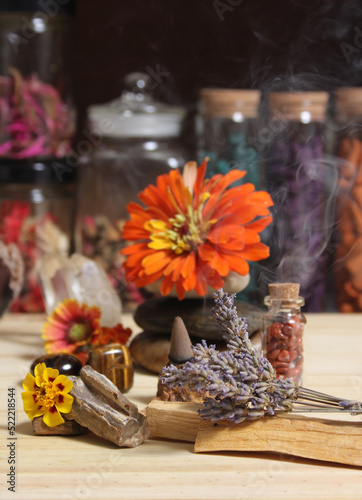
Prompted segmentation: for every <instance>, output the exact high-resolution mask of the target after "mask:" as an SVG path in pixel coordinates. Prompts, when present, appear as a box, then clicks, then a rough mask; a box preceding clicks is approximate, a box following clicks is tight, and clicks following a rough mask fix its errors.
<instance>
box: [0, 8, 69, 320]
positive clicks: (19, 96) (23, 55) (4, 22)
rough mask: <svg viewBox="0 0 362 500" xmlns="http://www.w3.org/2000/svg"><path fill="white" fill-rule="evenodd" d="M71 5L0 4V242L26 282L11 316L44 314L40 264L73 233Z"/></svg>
mask: <svg viewBox="0 0 362 500" xmlns="http://www.w3.org/2000/svg"><path fill="white" fill-rule="evenodd" d="M73 11H74V2H73V1H72V0H69V1H68V2H60V3H59V2H39V1H36V0H4V1H2V2H0V43H1V52H0V214H1V216H0V238H1V240H2V241H3V242H5V243H15V244H16V245H17V246H18V247H19V249H20V251H21V255H22V258H23V260H24V263H25V280H24V285H23V290H22V292H21V295H20V297H19V298H18V300H16V301H15V302H13V304H12V306H11V310H12V311H17V312H38V311H43V310H44V304H43V298H42V293H41V287H40V284H39V280H38V274H37V272H38V265H39V260H40V258H41V257H42V255H44V253H48V252H61V253H68V251H70V249H71V244H72V237H73V231H74V225H73V221H74V210H75V205H74V179H75V168H74V166H69V165H68V164H67V159H66V157H67V156H68V155H70V154H71V151H72V150H71V146H72V140H73V136H74V132H75V111H74V104H73V98H72V84H73V82H72V74H73V71H72V69H73V65H72V58H73V54H74V39H73V13H74V12H73Z"/></svg>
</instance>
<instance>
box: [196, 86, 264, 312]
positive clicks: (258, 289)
mask: <svg viewBox="0 0 362 500" xmlns="http://www.w3.org/2000/svg"><path fill="white" fill-rule="evenodd" d="M199 97H200V105H199V114H198V117H197V130H198V160H199V162H201V161H203V159H204V158H205V157H208V158H209V162H208V165H207V175H208V177H209V178H210V177H211V176H213V175H216V174H223V175H225V174H226V173H228V172H229V171H230V170H231V169H239V170H245V171H246V175H245V177H244V178H243V179H242V180H241V181H239V182H240V183H248V182H251V183H252V184H254V186H255V188H256V189H257V190H258V189H260V188H261V187H262V185H263V176H262V173H261V169H260V155H259V149H258V141H257V139H256V137H257V131H258V121H259V105H260V98H261V92H260V90H255V89H222V88H205V89H201V90H200V95H199ZM259 276H260V264H258V263H256V262H252V263H251V265H250V282H249V285H248V286H247V287H246V288H245V290H243V291H242V292H240V293H239V294H238V299H241V300H245V301H247V302H249V303H254V304H257V305H261V304H262V300H263V297H264V295H265V292H263V290H262V287H263V284H262V283H260V282H259V281H260V280H259Z"/></svg>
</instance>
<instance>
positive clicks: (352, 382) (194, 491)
mask: <svg viewBox="0 0 362 500" xmlns="http://www.w3.org/2000/svg"><path fill="white" fill-rule="evenodd" d="M44 321H45V315H43V316H41V315H30V314H27V315H25V314H24V315H21V314H20V315H6V316H4V317H3V318H2V319H1V321H0V392H1V397H0V444H1V451H2V457H4V459H3V460H0V498H1V500H12V499H14V498H15V499H23V498H24V499H25V498H26V500H48V499H49V497H52V498H56V499H60V500H74V499H80V498H84V499H85V498H87V499H89V500H104V499H107V500H119V499H120V498H122V500H140V499H147V500H170V499H171V498H172V499H173V500H195V499H196V498H197V499H198V500H220V499H222V500H236V499H238V500H260V499H263V500H326V499H327V498H328V500H345V499H348V500H361V498H362V493H361V487H362V469H361V468H359V467H351V466H346V465H343V464H337V463H334V462H322V461H316V460H310V459H307V458H299V457H294V456H291V455H287V454H278V453H267V452H251V453H247V452H217V453H194V443H193V442H191V441H189V442H187V441H174V440H170V439H158V438H157V439H149V440H147V441H146V442H145V443H144V444H142V445H141V446H138V447H137V448H118V447H117V446H115V445H113V444H112V443H110V442H108V441H104V440H102V439H100V438H97V437H96V436H92V435H89V434H87V435H83V436H35V435H34V433H33V431H32V424H31V422H30V420H29V419H28V417H27V416H26V415H25V413H24V411H23V408H22V400H21V396H20V394H21V392H22V390H23V389H22V387H21V383H22V381H23V379H24V377H25V375H26V374H27V372H28V371H29V367H30V365H31V363H32V362H33V360H34V359H35V358H36V357H37V356H40V355H42V354H44V347H43V341H42V339H41V333H40V332H41V329H42V326H43V322H44ZM122 323H123V324H124V325H125V326H129V327H131V328H132V329H133V331H134V332H135V334H136V333H137V332H138V331H139V329H137V325H135V324H134V322H133V320H132V317H131V316H130V315H127V314H126V315H123V317H122ZM361 325H362V314H344V315H342V314H308V315H307V327H306V330H305V338H304V341H305V342H304V346H305V360H304V385H305V386H306V387H310V388H311V389H315V390H320V391H322V392H326V393H329V394H336V395H338V396H343V397H345V398H349V399H357V400H362V364H361V358H362V335H361ZM10 387H15V389H16V401H17V403H16V436H15V437H16V438H17V441H16V482H17V484H16V493H15V494H14V493H13V492H11V491H8V489H7V488H8V486H9V485H8V484H6V481H7V476H6V474H7V473H8V472H9V464H8V458H7V457H8V450H9V448H7V444H8V443H9V441H8V438H9V437H10V436H9V434H8V431H7V418H8V414H7V391H8V388H10ZM156 392H157V377H156V376H155V375H153V374H151V373H148V372H146V371H145V370H143V369H140V368H136V369H135V377H134V385H133V387H132V388H131V389H130V391H128V392H127V394H126V396H127V398H129V399H130V400H131V401H132V402H134V403H136V404H137V405H138V407H139V408H140V409H144V408H145V407H146V406H147V405H148V404H149V403H150V401H151V400H152V399H153V398H154V397H155V395H156ZM193 415H194V414H193ZM333 418H339V417H338V415H337V416H336V417H333ZM352 418H353V421H354V422H355V421H356V420H357V421H359V422H360V421H361V419H360V417H350V419H351V420H352ZM187 422H188V421H187V420H186V421H185V422H184V425H185V426H187ZM159 428H160V429H161V430H162V426H161V427H159ZM188 432H190V429H189V431H188ZM190 438H191V436H190Z"/></svg>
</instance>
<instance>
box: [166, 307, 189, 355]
mask: <svg viewBox="0 0 362 500" xmlns="http://www.w3.org/2000/svg"><path fill="white" fill-rule="evenodd" d="M191 345H192V344H191V340H190V336H189V334H188V331H187V330H186V326H185V323H184V322H183V320H182V319H181V318H180V316H176V318H175V319H174V322H173V325H172V334H171V345H170V353H169V355H168V357H169V360H170V361H171V363H176V364H182V363H186V361H188V360H189V359H191V358H192V357H193V355H194V354H193V352H192V348H191Z"/></svg>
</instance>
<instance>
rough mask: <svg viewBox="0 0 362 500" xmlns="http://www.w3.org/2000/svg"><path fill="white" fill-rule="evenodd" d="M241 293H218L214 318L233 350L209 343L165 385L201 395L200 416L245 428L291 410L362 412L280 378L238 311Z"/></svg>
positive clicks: (173, 369)
mask: <svg viewBox="0 0 362 500" xmlns="http://www.w3.org/2000/svg"><path fill="white" fill-rule="evenodd" d="M234 299H235V294H233V295H228V294H227V293H226V292H224V291H223V289H220V290H219V291H218V292H217V293H215V294H214V300H215V306H214V307H213V309H212V310H211V313H212V315H213V316H214V317H215V319H216V321H217V322H218V323H219V325H220V327H221V329H222V332H223V338H224V339H225V341H226V342H227V350H226V351H223V352H220V351H218V350H217V349H216V346H215V345H210V346H208V345H207V343H206V341H205V340H202V341H201V343H199V344H196V345H195V346H192V350H193V358H192V359H191V360H190V361H187V362H186V363H185V364H183V365H180V366H176V365H173V364H171V365H167V366H165V367H164V368H163V370H162V372H161V376H160V380H161V383H162V384H165V385H168V386H173V387H178V388H184V389H187V390H189V391H195V392H197V391H201V392H202V393H203V394H204V400H203V408H202V409H201V410H199V413H200V415H201V417H202V418H203V419H209V420H211V421H212V422H216V421H218V420H229V421H230V422H234V423H240V422H243V421H244V420H255V419H257V418H260V417H263V416H264V415H274V414H275V413H276V412H288V411H292V410H293V411H296V412H298V411H301V412H306V411H308V412H313V411H319V412H320V411H341V410H342V411H348V412H350V413H351V414H353V415H356V414H359V413H362V406H361V403H359V402H357V401H346V400H344V399H343V398H337V397H334V396H329V395H327V394H323V393H320V392H316V391H312V390H310V389H306V388H304V387H299V386H298V384H297V383H296V382H294V381H293V380H291V379H288V378H286V379H283V380H282V379H277V378H276V373H275V370H274V368H273V367H272V365H271V363H270V362H269V361H268V360H267V359H266V358H264V357H262V356H261V355H260V354H259V352H258V351H257V349H255V348H254V346H253V345H252V343H251V342H250V339H249V335H248V331H247V323H246V321H245V319H244V318H239V317H238V314H237V310H236V307H235V306H234Z"/></svg>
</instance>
